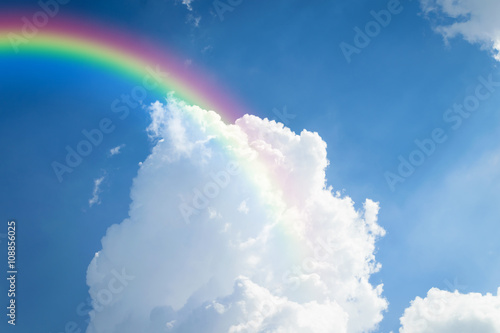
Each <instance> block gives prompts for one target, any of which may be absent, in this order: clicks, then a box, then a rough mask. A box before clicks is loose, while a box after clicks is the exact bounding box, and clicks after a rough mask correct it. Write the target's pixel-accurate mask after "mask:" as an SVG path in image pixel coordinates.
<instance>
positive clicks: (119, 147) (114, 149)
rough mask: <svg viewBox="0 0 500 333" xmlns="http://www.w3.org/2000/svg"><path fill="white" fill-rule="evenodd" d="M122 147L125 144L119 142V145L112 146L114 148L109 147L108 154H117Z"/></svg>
mask: <svg viewBox="0 0 500 333" xmlns="http://www.w3.org/2000/svg"><path fill="white" fill-rule="evenodd" d="M124 147H125V144H121V145H119V146H116V147H114V148H111V149H110V150H109V156H114V155H118V154H119V153H121V150H122V148H124Z"/></svg>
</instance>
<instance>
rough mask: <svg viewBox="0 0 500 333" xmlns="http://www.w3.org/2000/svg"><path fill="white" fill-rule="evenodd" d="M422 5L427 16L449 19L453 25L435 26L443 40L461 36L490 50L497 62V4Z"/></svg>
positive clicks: (474, 0)
mask: <svg viewBox="0 0 500 333" xmlns="http://www.w3.org/2000/svg"><path fill="white" fill-rule="evenodd" d="M421 3H422V8H423V9H424V11H425V12H426V13H435V14H437V15H438V16H439V17H446V18H451V19H452V21H453V23H451V24H446V25H438V26H437V27H436V31H438V32H439V33H441V34H442V35H443V36H444V37H445V38H446V39H449V38H454V37H456V36H459V35H461V36H462V37H463V38H464V39H465V40H467V41H468V42H470V43H478V44H480V45H481V47H482V48H483V49H487V50H491V51H492V52H493V54H494V57H495V59H497V60H498V61H500V20H498V14H499V13H500V1H498V0H480V1H478V0H460V1H456V0H421Z"/></svg>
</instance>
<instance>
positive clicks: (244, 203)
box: [238, 200, 250, 214]
mask: <svg viewBox="0 0 500 333" xmlns="http://www.w3.org/2000/svg"><path fill="white" fill-rule="evenodd" d="M249 211H250V209H248V205H247V201H246V200H243V201H242V202H241V203H240V206H239V207H238V212H241V213H243V214H248V212H249Z"/></svg>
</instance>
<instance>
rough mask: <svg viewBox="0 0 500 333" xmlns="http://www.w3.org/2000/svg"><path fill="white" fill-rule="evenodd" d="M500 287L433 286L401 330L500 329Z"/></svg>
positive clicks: (488, 332) (456, 332) (493, 332)
mask: <svg viewBox="0 0 500 333" xmlns="http://www.w3.org/2000/svg"><path fill="white" fill-rule="evenodd" d="M499 293H500V288H499V290H498V291H497V295H496V296H493V295H492V294H486V295H484V296H483V295H481V294H478V293H469V294H460V293H458V292H448V291H443V290H439V289H436V288H432V289H431V290H429V292H428V293H427V297H426V298H423V299H422V298H420V297H417V298H416V299H415V300H414V301H412V304H411V306H410V307H409V308H407V309H406V310H405V313H404V315H403V317H402V318H401V325H402V327H401V329H400V333H470V332H481V333H498V332H500V294H499Z"/></svg>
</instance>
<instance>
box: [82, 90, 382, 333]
mask: <svg viewBox="0 0 500 333" xmlns="http://www.w3.org/2000/svg"><path fill="white" fill-rule="evenodd" d="M151 118H152V122H151V125H150V126H149V132H150V135H151V136H152V137H153V138H156V139H160V138H161V139H160V140H157V143H156V146H155V147H154V149H153V150H152V153H151V155H150V156H148V158H147V159H146V160H145V161H144V163H143V164H142V165H141V167H140V169H139V172H138V175H137V177H136V179H135V180H134V183H133V187H132V189H131V198H132V204H131V206H130V211H129V218H127V219H126V220H124V221H123V222H122V223H121V224H119V225H113V226H112V227H110V228H109V229H108V231H107V233H106V236H105V237H104V238H103V240H102V245H103V248H102V250H101V251H100V252H99V255H98V256H96V257H95V258H94V259H93V261H92V263H91V264H90V265H89V268H88V272H87V283H88V285H89V287H90V295H91V297H92V298H93V299H94V302H96V304H103V303H104V301H105V300H103V299H100V298H102V295H101V294H102V292H101V293H100V291H102V290H103V289H104V290H106V289H105V288H106V287H107V286H108V284H109V276H110V272H111V271H112V270H113V269H114V268H115V267H123V268H124V269H125V270H126V272H127V273H128V274H130V275H131V276H134V280H133V281H132V282H130V284H128V286H127V287H126V288H125V289H124V290H123V291H122V292H120V293H118V294H116V295H113V298H112V301H110V302H109V304H107V305H106V306H105V307H103V308H102V307H101V308H100V309H99V310H98V311H94V312H93V313H92V315H91V318H92V321H91V324H90V325H89V328H88V329H87V332H88V333H97V332H99V333H101V332H111V333H114V332H120V333H131V332H134V333H136V332H147V333H156V332H186V331H188V332H207V333H211V332H217V333H218V332H235V333H236V332H262V331H264V330H265V331H269V332H271V331H272V332H332V330H334V331H335V332H338V333H343V332H344V333H355V332H367V331H370V330H372V329H375V328H376V326H377V324H378V323H379V322H380V321H381V320H382V312H383V311H384V310H385V309H386V308H387V302H386V300H385V299H384V298H383V297H382V296H381V293H382V285H379V286H372V285H371V284H370V282H369V278H370V276H371V275H372V274H373V273H374V272H376V271H378V270H379V269H380V265H379V264H377V263H376V261H375V257H374V252H375V242H376V240H377V239H378V237H380V236H382V235H383V234H384V230H383V229H382V228H381V227H380V226H378V224H377V222H376V220H377V214H378V204H377V203H375V202H373V201H370V200H367V201H366V202H365V204H364V208H363V210H362V211H357V210H356V209H355V208H354V203H353V201H352V200H351V199H350V198H349V197H342V196H341V195H340V194H339V193H332V190H331V188H327V187H326V180H325V168H326V167H327V165H328V160H327V156H326V144H325V142H324V141H323V140H322V139H321V138H320V137H319V135H318V134H317V133H312V132H308V131H306V130H304V131H302V132H301V133H300V135H297V134H295V133H293V132H292V131H291V130H289V129H288V128H286V127H284V126H283V125H282V124H280V123H276V122H274V121H269V120H267V119H265V120H263V119H260V118H258V117H255V116H248V115H246V116H244V117H242V118H240V119H239V120H237V121H236V123H235V124H231V125H226V124H224V122H222V121H221V118H220V116H219V115H218V114H217V113H215V112H213V111H205V110H202V109H200V108H198V107H196V106H186V105H185V104H183V103H180V102H177V101H175V100H173V99H172V98H169V100H168V105H167V106H166V107H164V106H163V105H162V104H160V103H155V104H153V105H152V107H151ZM234 161H236V164H232V163H231V162H234ZM235 166H239V169H240V170H241V171H239V172H237V171H235V170H237V169H236V168H235ZM243 202H244V203H245V204H244V205H242V203H243ZM182 207H184V208H186V207H188V208H189V209H188V210H182V209H181V208H182ZM245 207H246V209H245ZM247 209H248V210H247ZM242 210H243V211H245V214H242V212H241V211H242ZM186 215H187V219H186Z"/></svg>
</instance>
